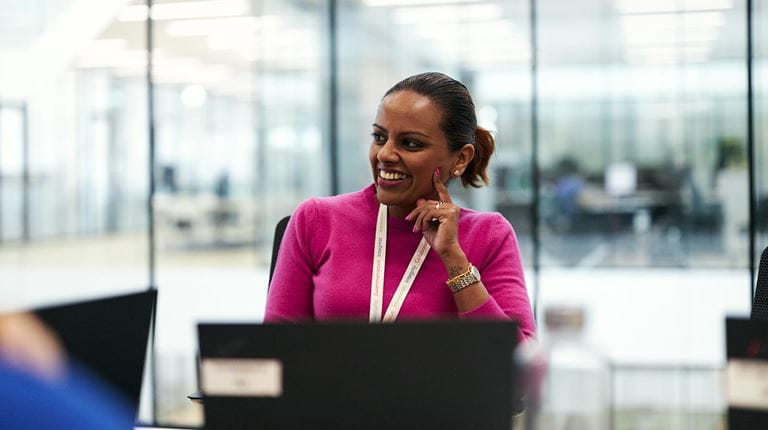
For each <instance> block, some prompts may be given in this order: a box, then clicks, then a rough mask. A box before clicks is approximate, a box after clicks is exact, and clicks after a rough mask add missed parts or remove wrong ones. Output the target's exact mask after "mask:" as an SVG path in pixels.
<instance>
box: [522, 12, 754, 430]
mask: <svg viewBox="0 0 768 430" xmlns="http://www.w3.org/2000/svg"><path fill="white" fill-rule="evenodd" d="M537 4H538V5H539V30H540V31H539V33H540V35H541V37H540V45H539V46H540V51H539V55H540V57H539V58H540V59H541V63H540V67H539V71H540V74H539V92H540V110H539V124H538V130H539V136H540V139H539V145H540V146H539V147H540V151H541V157H540V160H539V161H540V165H539V169H540V172H541V177H542V188H541V195H542V205H541V230H540V233H541V244H542V247H541V253H542V273H541V296H540V303H539V306H540V309H544V308H546V307H547V306H549V305H551V304H554V303H563V302H565V303H571V304H574V303H575V304H578V305H581V306H582V307H583V308H585V310H586V311H587V319H588V320H587V321H588V322H587V327H586V338H587V341H588V342H590V343H593V344H595V345H597V346H598V347H599V348H600V350H602V351H603V353H604V354H605V355H606V356H607V357H608V358H609V360H610V361H611V362H612V363H614V364H615V365H616V366H618V368H619V370H618V371H619V372H621V367H622V366H638V367H641V368H642V367H644V368H647V369H648V370H649V371H653V369H654V368H659V367H672V368H675V367H676V366H703V367H712V368H717V367H719V366H720V365H722V362H723V360H724V356H725V353H724V349H723V345H724V344H725V343H724V333H723V327H724V324H723V321H724V317H725V315H726V314H738V315H745V314H747V313H748V311H749V306H750V304H749V301H748V297H747V296H746V295H745V294H744V291H745V288H746V285H749V267H748V264H747V262H748V255H749V251H748V243H749V242H748V231H749V230H748V227H749V224H748V222H749V217H748V214H749V212H748V209H747V208H748V203H749V195H748V170H747V157H746V155H747V152H746V148H747V145H746V143H747V121H746V114H747V102H746V100H747V99H746V95H747V80H746V77H747V76H746V71H745V61H746V49H745V47H746V40H747V39H746V33H745V31H744V23H745V22H746V21H745V20H746V17H747V15H746V9H745V3H744V2H728V1H723V2H704V1H702V2H689V1H679V2H678V1H671V2H655V1H646V2H641V1H630V0H616V1H610V2H605V1H597V0H594V1H593V0H583V1H578V2H564V1H557V0H541V1H539V2H537ZM542 332H543V337H544V338H546V329H545V328H543V330H542ZM617 377H621V375H617ZM683 377H684V375H683ZM615 388H616V390H618V392H616V393H615V394H616V396H618V397H617V398H618V399H619V400H621V399H624V398H629V397H631V395H634V396H637V395H641V393H653V392H658V385H657V384H656V383H655V382H652V381H651V380H648V379H644V378H637V380H635V382H634V383H632V384H628V385H624V384H622V385H620V386H617V387H615ZM625 390H626V391H625ZM628 396H629V397H628ZM714 400H716V401H714ZM706 404H707V405H708V406H707V408H710V409H704V410H701V411H699V412H701V414H705V415H707V416H708V417H710V418H711V417H712V416H717V415H718V414H720V413H721V411H722V408H723V404H722V402H721V401H720V400H719V399H717V398H714V399H713V401H708V402H707V403H706ZM614 406H615V407H616V408H617V409H618V410H619V411H621V410H622V409H627V410H628V409H631V408H633V407H634V406H633V404H632V403H631V402H630V403H626V404H622V403H621V402H619V403H618V404H615V405H614ZM645 407H646V409H645V410H644V411H645V413H643V417H635V418H634V419H635V421H634V422H633V423H632V424H630V425H628V426H625V428H635V427H637V426H639V425H641V424H639V423H640V421H643V422H646V421H645V419H646V418H647V416H648V415H649V414H648V412H649V409H650V412H652V414H651V415H653V416H657V415H658V416H659V417H662V416H665V415H669V414H677V413H679V412H680V411H679V410H678V408H685V407H688V406H687V405H685V404H679V405H677V406H675V405H674V404H673V403H670V402H668V399H667V398H666V397H665V398H664V399H660V398H657V401H656V402H650V403H647V404H645ZM686 413H688V412H686ZM630 415H631V414H630ZM627 419H629V415H628V416H627Z"/></svg>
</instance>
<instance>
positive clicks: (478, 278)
mask: <svg viewBox="0 0 768 430" xmlns="http://www.w3.org/2000/svg"><path fill="white" fill-rule="evenodd" d="M472 275H473V276H474V277H475V278H477V280H478V281H479V280H480V271H479V270H477V267H475V266H472Z"/></svg>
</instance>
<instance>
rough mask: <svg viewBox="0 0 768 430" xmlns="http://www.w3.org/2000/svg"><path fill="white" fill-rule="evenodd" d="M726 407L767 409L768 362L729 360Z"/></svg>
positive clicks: (744, 359)
mask: <svg viewBox="0 0 768 430" xmlns="http://www.w3.org/2000/svg"><path fill="white" fill-rule="evenodd" d="M727 383H728V405H729V406H732V407H737V408H749V409H768V361H766V360H765V359H749V358H731V359H729V360H728V369H727Z"/></svg>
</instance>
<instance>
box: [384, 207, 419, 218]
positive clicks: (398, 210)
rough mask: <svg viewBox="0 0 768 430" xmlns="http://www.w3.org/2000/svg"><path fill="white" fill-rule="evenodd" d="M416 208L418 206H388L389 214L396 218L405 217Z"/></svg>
mask: <svg viewBox="0 0 768 430" xmlns="http://www.w3.org/2000/svg"><path fill="white" fill-rule="evenodd" d="M415 208H416V206H413V207H410V208H403V207H400V206H387V215H389V216H392V217H395V218H405V216H406V215H408V214H409V213H411V211H412V210H414V209H415Z"/></svg>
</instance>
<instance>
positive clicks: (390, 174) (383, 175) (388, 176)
mask: <svg viewBox="0 0 768 430" xmlns="http://www.w3.org/2000/svg"><path fill="white" fill-rule="evenodd" d="M406 176H407V175H405V174H403V173H393V172H385V171H383V170H379V177H381V178H384V179H389V180H390V181H391V180H397V179H405V178H406Z"/></svg>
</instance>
